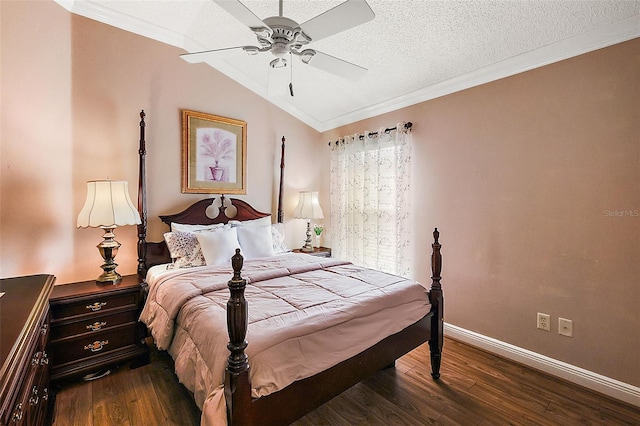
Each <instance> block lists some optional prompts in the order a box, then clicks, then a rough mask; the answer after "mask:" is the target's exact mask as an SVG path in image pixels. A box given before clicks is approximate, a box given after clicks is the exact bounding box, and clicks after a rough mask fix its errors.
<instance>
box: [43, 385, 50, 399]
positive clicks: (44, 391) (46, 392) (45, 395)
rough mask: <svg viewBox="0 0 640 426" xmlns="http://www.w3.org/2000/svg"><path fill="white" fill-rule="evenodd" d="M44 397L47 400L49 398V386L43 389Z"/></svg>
mask: <svg viewBox="0 0 640 426" xmlns="http://www.w3.org/2000/svg"><path fill="white" fill-rule="evenodd" d="M42 399H44V400H45V401H47V400H48V399H49V389H47V388H44V389H42Z"/></svg>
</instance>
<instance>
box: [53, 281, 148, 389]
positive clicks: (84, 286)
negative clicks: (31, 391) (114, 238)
mask: <svg viewBox="0 0 640 426" xmlns="http://www.w3.org/2000/svg"><path fill="white" fill-rule="evenodd" d="M142 289H143V282H142V280H141V279H140V278H139V277H138V275H128V276H125V277H122V281H121V282H120V283H119V284H117V285H113V284H96V282H95V280H91V281H82V282H77V283H70V284H62V285H57V286H54V288H53V291H52V293H51V297H50V298H49V304H50V306H51V328H50V340H49V358H50V360H51V380H52V381H56V380H61V379H66V378H75V377H79V376H83V375H87V374H94V373H96V372H99V371H102V370H106V369H108V368H110V367H114V366H116V365H119V364H122V363H124V362H125V361H133V363H132V365H131V366H132V368H133V367H135V366H139V365H144V364H147V363H148V362H149V348H148V347H147V346H146V345H145V343H144V338H145V337H146V328H145V327H144V325H143V324H142V323H140V322H138V318H139V316H140V311H141V309H142V305H143V303H144V298H143V291H142Z"/></svg>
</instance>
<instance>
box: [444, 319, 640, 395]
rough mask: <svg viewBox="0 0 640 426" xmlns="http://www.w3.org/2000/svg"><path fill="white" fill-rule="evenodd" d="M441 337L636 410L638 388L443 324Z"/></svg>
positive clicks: (639, 392)
mask: <svg viewBox="0 0 640 426" xmlns="http://www.w3.org/2000/svg"><path fill="white" fill-rule="evenodd" d="M444 334H445V335H446V336H448V337H451V338H453V339H456V340H459V341H461V342H464V343H467V344H469V345H472V346H475V347H478V348H480V349H484V350H486V351H488V352H491V353H494V354H496V355H500V356H502V357H505V358H508V359H510V360H513V361H516V362H519V363H521V364H524V365H526V366H529V367H532V368H535V369H536V370H540V371H544V372H545V373H549V374H551V375H553V376H556V377H559V378H562V379H564V380H568V381H570V382H572V383H575V384H578V385H580V386H583V387H585V388H587V389H591V390H594V391H596V392H599V393H602V394H604V395H607V396H610V397H612V398H615V399H618V400H620V401H624V402H626V403H629V404H632V405H635V406H638V407H640V388H639V387H636V386H632V385H630V384H627V383H624V382H621V381H618V380H615V379H612V378H609V377H605V376H602V375H600V374H597V373H594V372H592V371H588V370H585V369H583V368H580V367H576V366H574V365H571V364H567V363H565V362H562V361H558V360H556V359H553V358H549V357H547V356H545V355H540V354H538V353H536V352H532V351H529V350H527V349H523V348H519V347H517V346H514V345H511V344H509V343H505V342H502V341H500V340H496V339H493V338H491V337H487V336H484V335H482V334H478V333H476V332H473V331H469V330H466V329H464V328H461V327H458V326H455V325H451V324H448V323H445V324H444Z"/></svg>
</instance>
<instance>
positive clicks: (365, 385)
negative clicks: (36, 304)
mask: <svg viewBox="0 0 640 426" xmlns="http://www.w3.org/2000/svg"><path fill="white" fill-rule="evenodd" d="M428 359H429V355H428V348H427V347H426V345H423V346H421V347H420V348H418V349H416V350H414V351H413V352H411V353H409V354H407V355H406V356H404V357H403V358H401V359H400V360H398V362H397V363H396V368H395V369H393V368H392V369H387V370H384V371H381V372H379V373H378V374H376V375H375V376H373V377H371V378H369V379H367V380H365V381H363V382H361V383H359V384H357V385H356V386H354V387H352V388H351V389H349V390H348V391H346V392H344V393H343V394H342V395H340V396H338V397H336V398H334V399H333V400H331V401H329V402H328V403H327V404H325V405H323V406H322V407H320V408H318V409H317V410H315V411H313V412H312V413H310V414H308V415H307V416H306V417H304V418H302V419H300V420H299V421H297V422H296V423H295V425H296V426H304V425H425V424H438V425H597V424H602V425H605V424H606V425H624V424H628V425H640V409H638V408H636V407H633V406H630V405H627V404H623V403H620V402H617V401H615V400H612V399H609V398H606V397H604V396H601V395H598V394H595V393H592V392H590V391H587V390H585V389H582V388H579V387H576V386H574V385H571V384H568V383H566V382H564V381H560V380H557V379H555V378H552V377H550V376H548V375H545V374H542V373H540V372H537V371H535V370H532V369H530V368H527V367H524V366H522V365H519V364H515V363H513V362H510V361H508V360H505V359H503V358H500V357H497V356H494V355H491V354H488V353H486V352H484V351H481V350H478V349H475V348H473V347H470V346H467V345H465V344H462V343H460V342H457V341H455V340H451V339H447V340H446V342H445V350H444V356H443V361H442V371H441V372H442V377H441V379H440V380H439V381H437V382H436V381H433V380H432V379H431V376H430V375H429V365H428ZM53 415H54V422H53V424H54V425H55V426H64V425H82V426H92V425H95V426H98V425H130V426H138V425H145V426H146V425H198V424H199V422H200V412H199V411H198V409H197V407H196V406H195V404H194V403H193V402H192V400H191V399H190V396H189V393H188V392H187V391H186V390H185V389H184V388H183V387H182V386H181V385H180V384H179V383H178V380H177V378H176V377H175V375H174V374H173V365H172V362H171V359H170V358H168V356H167V355H166V354H165V353H159V352H157V351H154V352H153V356H152V362H151V364H149V365H147V366H144V367H140V368H137V369H134V370H130V369H129V368H128V367H126V366H124V367H122V368H120V369H118V370H116V371H115V372H114V373H113V374H111V375H109V376H107V377H104V378H102V379H99V380H95V381H93V382H86V383H84V382H82V383H71V384H66V385H64V386H63V387H62V389H61V391H60V392H58V394H57V397H56V402H55V408H54V414H53Z"/></svg>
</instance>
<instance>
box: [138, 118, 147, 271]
mask: <svg viewBox="0 0 640 426" xmlns="http://www.w3.org/2000/svg"><path fill="white" fill-rule="evenodd" d="M145 116H146V114H145V113H144V110H142V111H140V146H139V149H138V156H139V159H140V164H139V168H138V173H139V174H138V213H139V214H140V225H138V275H139V276H141V277H143V278H144V276H145V273H146V271H147V265H146V258H147V245H146V239H147V183H146V177H145V174H146V167H145V157H146V156H147V149H146V146H145V140H144V138H145V134H144V131H145V127H146V123H145V122H144V117H145Z"/></svg>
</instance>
